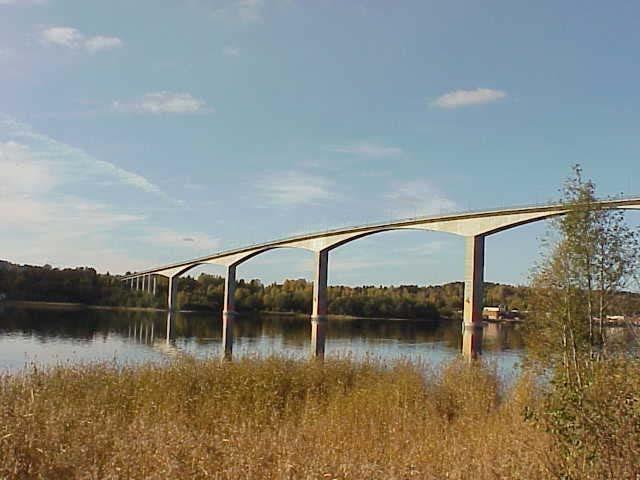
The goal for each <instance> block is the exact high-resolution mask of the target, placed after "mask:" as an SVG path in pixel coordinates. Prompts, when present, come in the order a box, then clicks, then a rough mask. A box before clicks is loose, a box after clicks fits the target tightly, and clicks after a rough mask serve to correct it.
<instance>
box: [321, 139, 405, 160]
mask: <svg viewBox="0 0 640 480" xmlns="http://www.w3.org/2000/svg"><path fill="white" fill-rule="evenodd" d="M331 151H333V152H338V153H348V154H352V155H358V156H362V157H372V158H382V157H394V156H397V155H400V154H402V149H401V148H399V147H391V146H387V145H381V144H377V143H371V142H358V143H352V144H349V145H342V146H338V147H333V148H331Z"/></svg>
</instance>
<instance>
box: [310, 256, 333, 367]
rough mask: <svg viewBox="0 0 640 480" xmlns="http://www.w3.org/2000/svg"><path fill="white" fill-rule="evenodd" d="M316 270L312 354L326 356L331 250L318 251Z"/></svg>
mask: <svg viewBox="0 0 640 480" xmlns="http://www.w3.org/2000/svg"><path fill="white" fill-rule="evenodd" d="M315 255H316V265H315V267H316V271H315V275H314V279H313V310H312V312H311V355H312V356H313V357H315V358H319V359H322V358H324V349H325V344H326V340H327V303H328V298H327V271H328V266H329V250H320V251H319V252H316V254H315Z"/></svg>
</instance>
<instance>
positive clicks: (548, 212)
mask: <svg viewBox="0 0 640 480" xmlns="http://www.w3.org/2000/svg"><path fill="white" fill-rule="evenodd" d="M590 208H593V209H607V210H611V209H640V197H624V198H618V199H607V200H598V201H596V202H594V203H592V204H590ZM569 209H570V207H569V206H568V205H567V204H562V203H556V204H547V205H534V206H522V207H512V208H506V209H496V210H485V211H472V212H462V213H451V214H445V215H435V216H428V217H417V218H410V219H403V220H395V221H391V222H384V223H375V224H370V225H361V226H356V227H344V228H338V229H335V230H328V231H324V232H315V233H309V234H304V235H296V236H293V237H289V238H283V239H280V240H273V241H270V242H265V243H260V244H254V245H249V246H246V247H242V248H236V249H233V250H226V251H222V252H217V253H212V254H211V255H207V256H204V257H199V258H195V259H192V260H185V261H183V262H177V263H172V264H168V265H163V266H159V267H155V268H149V269H146V270H142V271H139V272H135V273H133V274H130V275H126V276H123V277H121V279H122V280H123V281H125V282H126V281H129V282H130V283H131V288H134V287H136V288H140V286H142V289H145V288H146V289H147V290H149V291H151V288H152V287H151V285H152V281H151V279H152V278H153V291H154V292H155V287H156V279H155V277H154V276H155V275H160V276H163V277H166V278H168V279H169V290H168V291H169V293H168V309H169V311H170V312H171V311H174V310H175V309H176V287H177V278H178V277H179V276H180V275H183V274H184V273H186V272H188V271H189V270H191V269H192V268H194V267H197V266H199V265H207V264H214V265H222V266H224V267H225V268H226V276H225V287H224V305H223V327H222V339H223V340H222V341H223V345H224V355H225V357H226V358H231V354H232V350H233V319H234V317H235V316H236V311H235V305H234V293H235V287H236V268H237V267H238V265H240V264H241V263H243V262H246V261H247V260H249V259H251V258H253V257H255V256H257V255H260V254H261V253H264V252H267V251H270V250H273V249H276V248H298V249H304V250H308V251H311V252H313V254H314V256H315V272H314V279H313V307H312V312H311V349H312V353H313V355H314V356H316V357H323V356H324V350H325V342H326V335H327V271H328V267H329V252H330V251H331V250H333V249H335V248H337V247H340V246H342V245H344V244H346V243H349V242H352V241H355V240H358V239H360V238H363V237H367V236H369V235H373V234H376V233H381V232H387V231H391V230H427V231H435V232H447V233H451V234H454V235H458V236H462V237H464V238H465V260H464V262H465V263H464V314H463V321H462V328H463V332H464V334H463V347H462V349H463V353H464V354H465V355H466V356H468V357H470V358H474V357H476V356H477V355H479V354H480V352H481V342H482V297H483V283H484V246H485V238H486V237H488V236H489V235H493V234H495V233H499V232H502V231H504V230H508V229H511V228H514V227H517V226H520V225H525V224H528V223H532V222H536V221H540V220H544V219H548V218H552V217H556V216H559V215H564V214H566V213H567V212H568V211H569ZM145 285H146V287H145Z"/></svg>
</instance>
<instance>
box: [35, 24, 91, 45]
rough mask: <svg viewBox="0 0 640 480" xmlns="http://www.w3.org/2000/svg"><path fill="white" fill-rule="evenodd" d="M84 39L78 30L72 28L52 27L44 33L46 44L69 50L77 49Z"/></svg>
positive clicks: (43, 38)
mask: <svg viewBox="0 0 640 480" xmlns="http://www.w3.org/2000/svg"><path fill="white" fill-rule="evenodd" d="M83 38H84V36H83V35H82V34H81V33H80V32H79V31H78V30H76V29H75V28H71V27H51V28H47V29H45V30H43V31H42V40H43V41H44V42H45V43H50V44H52V45H61V46H63V47H68V48H77V47H78V46H79V45H80V44H81V42H82V39H83Z"/></svg>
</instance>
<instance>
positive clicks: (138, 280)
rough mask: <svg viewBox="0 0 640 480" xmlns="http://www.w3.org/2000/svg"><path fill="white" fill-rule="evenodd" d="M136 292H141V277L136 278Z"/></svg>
mask: <svg viewBox="0 0 640 480" xmlns="http://www.w3.org/2000/svg"><path fill="white" fill-rule="evenodd" d="M136 290H140V277H136Z"/></svg>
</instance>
